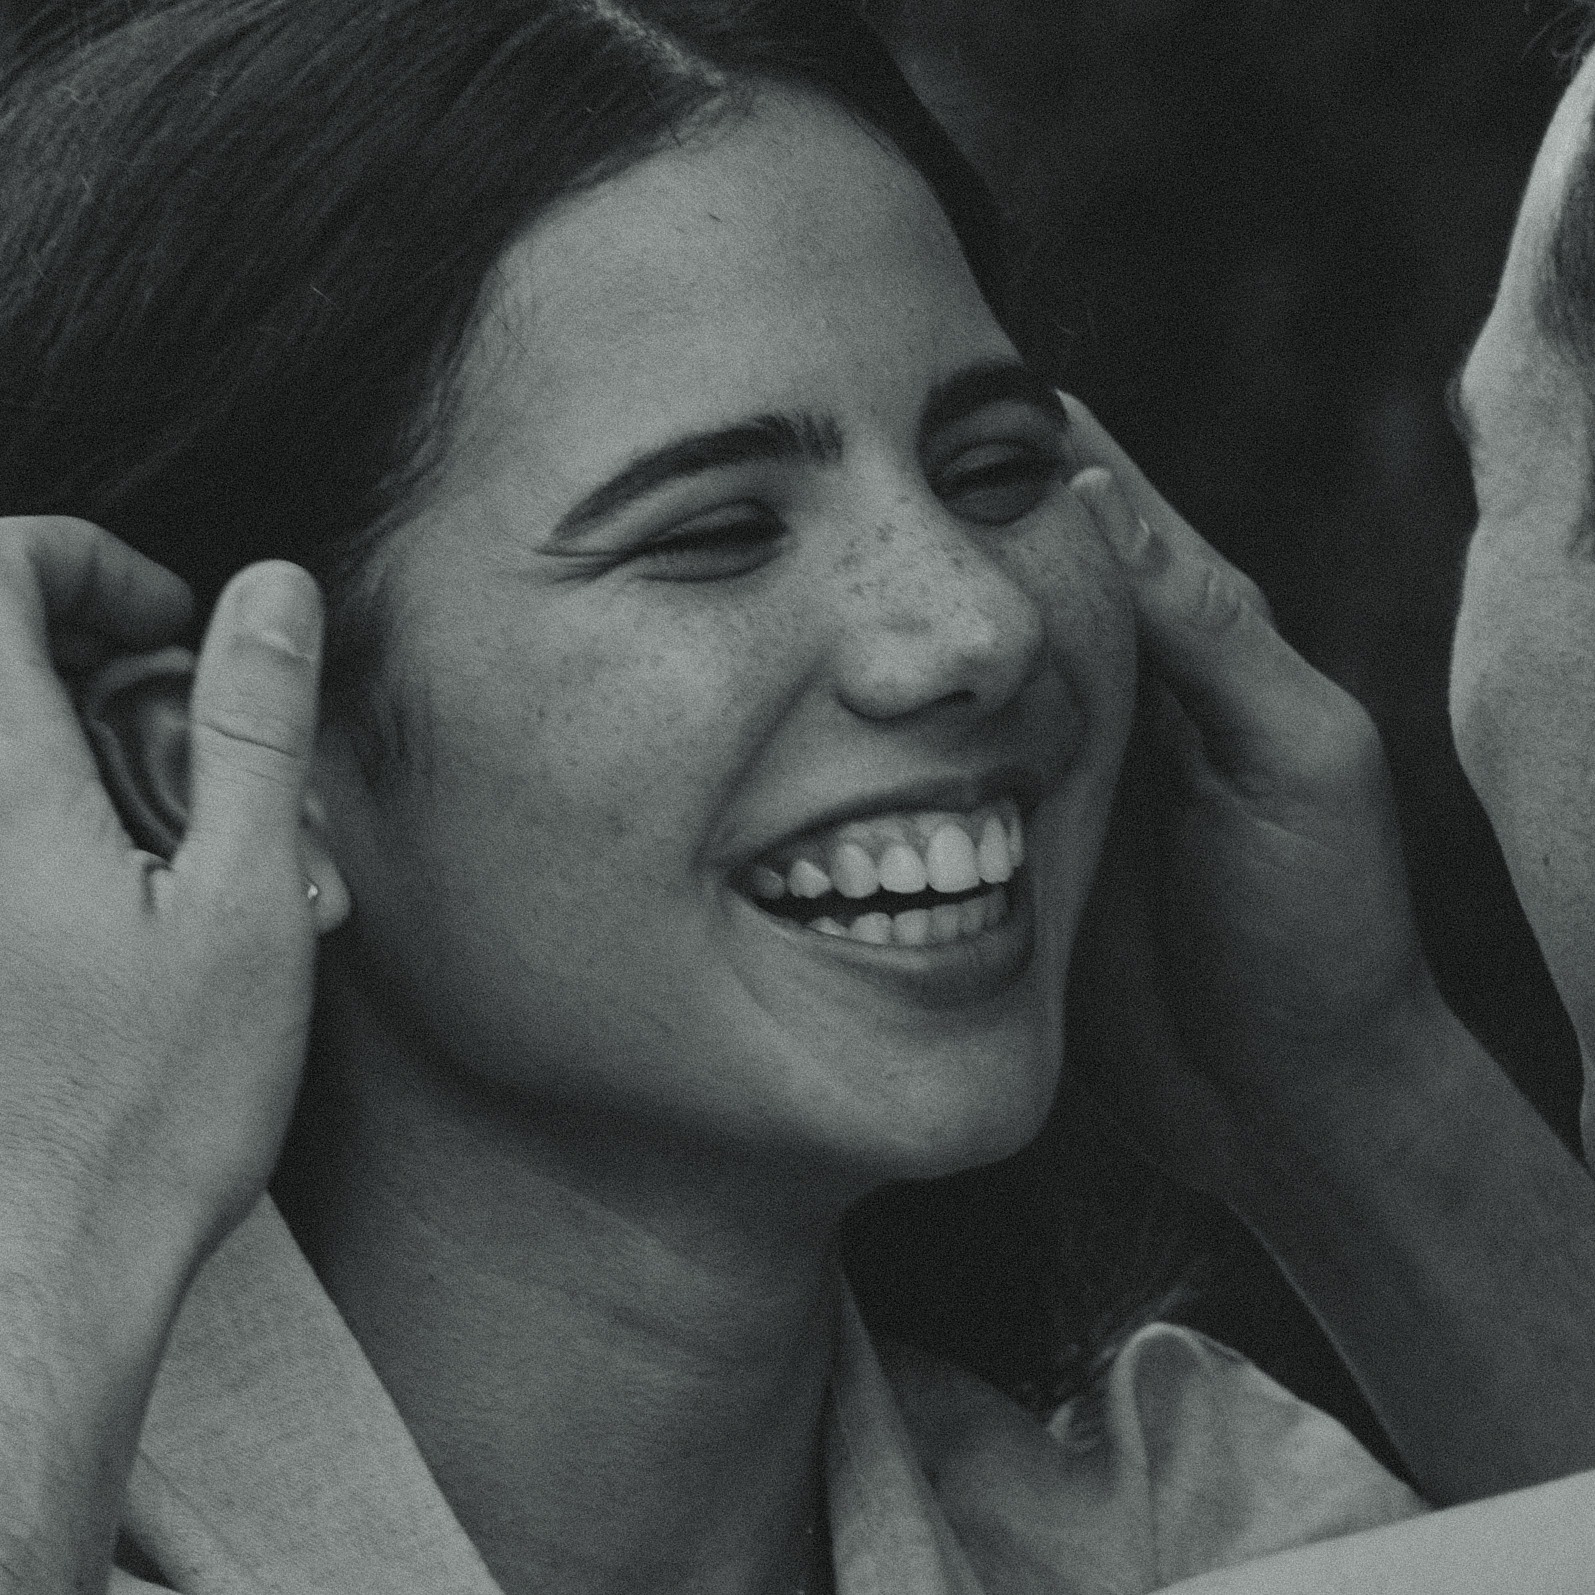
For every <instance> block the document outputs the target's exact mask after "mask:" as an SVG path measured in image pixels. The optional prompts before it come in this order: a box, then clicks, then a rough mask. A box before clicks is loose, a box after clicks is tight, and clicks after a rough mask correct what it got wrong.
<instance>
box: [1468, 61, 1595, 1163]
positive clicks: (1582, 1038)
mask: <svg viewBox="0 0 1595 1595" xmlns="http://www.w3.org/2000/svg"><path fill="white" fill-rule="evenodd" d="M1592 107H1595V62H1586V64H1585V66H1584V67H1583V69H1582V70H1581V71H1580V73H1579V75H1578V77H1577V79H1576V80H1575V82H1574V83H1573V85H1572V87H1571V88H1570V89H1569V90H1568V92H1567V94H1566V96H1565V97H1564V99H1563V101H1562V104H1561V106H1560V107H1559V108H1558V110H1557V113H1556V116H1555V119H1554V121H1553V122H1552V125H1551V128H1550V131H1549V132H1548V134H1547V135H1546V139H1545V143H1544V145H1543V147H1542V148H1541V151H1540V155H1539V159H1538V161H1537V162H1536V164H1535V168H1534V173H1533V176H1532V177H1531V179H1530V182H1529V187H1528V191H1527V194H1526V195H1525V198H1524V202H1523V208H1522V212H1521V215H1520V218H1519V222H1518V228H1517V232H1516V234H1515V235H1514V237H1513V240H1512V248H1511V252H1510V255H1509V257H1508V260H1507V265H1506V270H1505V273H1504V275H1503V277H1502V280H1501V287H1500V292H1499V294H1498V295H1497V297H1496V301H1495V306H1494V308H1493V310H1492V312H1491V314H1490V317H1489V320H1488V321H1487V322H1486V323H1485V326H1484V330H1483V332H1482V333H1481V334H1480V336H1479V339H1478V341H1477V343H1476V344H1475V345H1474V348H1473V351H1472V354H1471V356H1470V358H1469V360H1468V362H1467V365H1466V367H1465V368H1464V372H1463V377H1462V382H1461V386H1460V392H1459V397H1460V400H1461V407H1462V410H1463V413H1464V416H1465V417H1466V420H1467V427H1466V430H1467V431H1468V433H1469V434H1470V438H1469V441H1470V445H1471V446H1470V454H1471V457H1472V462H1473V477H1474V485H1475V489H1476V492H1477V496H1478V503H1479V520H1478V528H1477V530H1476V532H1475V534H1474V537H1473V541H1472V544H1471V546H1470V547H1469V550H1468V559H1467V573H1466V577H1465V581H1464V585H1463V592H1462V608H1461V614H1460V616H1459V618H1458V622H1457V630H1456V639H1455V646H1454V650H1453V656H1452V670H1451V722H1452V727H1453V731H1454V734H1455V737H1456V744H1457V751H1458V753H1459V754H1460V755H1461V758H1462V764H1463V768H1464V769H1465V770H1466V772H1467V775H1468V779H1469V781H1470V782H1471V783H1472V785H1473V788H1474V790H1475V791H1476V792H1477V793H1478V795H1479V798H1480V800H1481V801H1482V802H1483V804H1484V807H1485V809H1486V811H1487V812H1488V814H1489V816H1490V821H1491V824H1492V825H1493V826H1494V828H1495V834H1496V836H1497V838H1498V839H1499V841H1500V843H1501V849H1502V852H1503V853H1504V854H1505V857H1506V862H1507V867H1508V868H1509V869H1510V871H1511V874H1512V882H1513V885H1514V886H1515V888H1516V889H1517V893H1518V896H1519V898H1520V899H1521V900H1522V902H1523V906H1524V908H1525V910H1526V911H1527V913H1528V917H1529V922H1530V923H1531V924H1532V926H1533V927H1534V933H1535V935H1536V937H1537V938H1538V940H1539V944H1540V948H1541V950H1542V951H1543V953H1544V954H1545V960H1546V963H1547V965H1548V966H1549V968H1550V972H1551V977H1552V979H1553V980H1554V981H1555V983H1556V988H1557V991H1558V992H1559V993H1560V995H1561V998H1562V1001H1563V1003H1564V1005H1565V1006H1566V1008H1567V1011H1568V1014H1569V1016H1570V1017H1571V1019H1572V1021H1573V1026H1574V1028H1575V1030H1576V1031H1577V1033H1578V1037H1579V1045H1580V1049H1581V1051H1582V1054H1583V1058H1584V1070H1585V1117H1584V1126H1585V1131H1584V1141H1585V1147H1586V1150H1588V1149H1589V1148H1591V1147H1592V1146H1595V1134H1592V1131H1595V1121H1592V1118H1591V1100H1592V1099H1591V1092H1590V1088H1589V1087H1590V1080H1591V1073H1590V1071H1591V1069H1592V1068H1595V963H1592V961H1591V958H1590V939H1591V929H1592V925H1595V920H1592V911H1595V902H1592V898H1595V741H1592V739H1591V737H1590V714H1589V706H1590V704H1591V702H1595V558H1592V548H1591V542H1590V519H1589V511H1590V505H1589V492H1590V480H1591V476H1590V459H1591V454H1590V429H1589V420H1590V400H1589V393H1588V376H1587V373H1582V372H1580V371H1578V370H1576V369H1575V368H1574V366H1573V365H1572V364H1571V363H1570V362H1569V360H1568V358H1567V357H1566V356H1565V355H1564V354H1563V353H1562V352H1561V351H1560V350H1559V349H1557V348H1556V347H1555V346H1553V345H1552V344H1551V343H1550V342H1549V341H1548V340H1547V338H1546V336H1545V334H1544V332H1543V331H1542V330H1541V328H1540V325H1539V323H1538V321H1537V319H1536V317H1535V314H1534V307H1535V297H1536V294H1537V291H1538V286H1539V280H1540V265H1541V260H1542V258H1543V254H1544V250H1545V248H1546V246H1547V244H1548V242H1549V239H1550V237H1551V233H1552V230H1553V228H1554V225H1555V221H1556V218H1557V216H1558V215H1559V214H1560V212H1561V206H1562V201H1563V195H1564V192H1565V190H1566V187H1567V183H1568V179H1569V177H1570V175H1571V173H1572V170H1573V167H1574V165H1575V158H1576V157H1577V156H1578V155H1579V154H1580V153H1582V152H1583V150H1584V149H1585V147H1586V144H1587V141H1588V136H1589V122H1590V114H1591V109H1592Z"/></svg>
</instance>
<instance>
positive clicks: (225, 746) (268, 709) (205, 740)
mask: <svg viewBox="0 0 1595 1595" xmlns="http://www.w3.org/2000/svg"><path fill="white" fill-rule="evenodd" d="M192 734H193V736H194V739H195V751H196V752H197V753H200V754H202V755H203V754H212V755H216V756H218V757H221V758H223V759H225V760H226V761H227V762H228V763H230V764H247V765H249V766H251V767H255V766H257V765H258V766H259V767H260V768H261V769H263V770H266V769H274V768H284V767H286V766H292V765H294V764H296V763H297V762H298V761H299V760H300V759H302V758H303V757H304V756H305V754H306V753H307V752H308V751H309V736H308V733H307V731H306V729H305V727H304V726H302V725H301V724H300V723H299V722H298V720H297V719H296V718H295V717H294V716H293V715H292V714H290V713H286V712H284V711H283V710H282V709H280V708H277V707H275V706H273V705H272V704H270V703H266V702H262V701H260V700H258V699H256V700H244V701H242V702H238V703H232V704H215V703H210V704H205V705H203V706H199V705H196V706H195V715H194V724H193V733H192Z"/></svg>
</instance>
